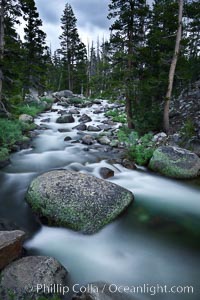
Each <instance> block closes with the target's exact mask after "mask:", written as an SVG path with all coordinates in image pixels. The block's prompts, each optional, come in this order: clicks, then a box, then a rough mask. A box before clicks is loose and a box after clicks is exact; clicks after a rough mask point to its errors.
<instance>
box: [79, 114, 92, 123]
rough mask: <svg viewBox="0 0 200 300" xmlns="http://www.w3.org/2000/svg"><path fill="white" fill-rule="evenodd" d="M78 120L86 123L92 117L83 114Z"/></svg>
mask: <svg viewBox="0 0 200 300" xmlns="http://www.w3.org/2000/svg"><path fill="white" fill-rule="evenodd" d="M78 121H79V122H82V123H87V122H90V121H92V119H91V118H90V117H89V116H88V115H86V114H83V115H82V116H81V117H80V119H79V120H78Z"/></svg>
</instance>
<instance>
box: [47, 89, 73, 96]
mask: <svg viewBox="0 0 200 300" xmlns="http://www.w3.org/2000/svg"><path fill="white" fill-rule="evenodd" d="M52 96H53V97H55V98H68V97H72V96H73V92H72V91H70V90H63V91H59V92H55V93H53V94H52Z"/></svg>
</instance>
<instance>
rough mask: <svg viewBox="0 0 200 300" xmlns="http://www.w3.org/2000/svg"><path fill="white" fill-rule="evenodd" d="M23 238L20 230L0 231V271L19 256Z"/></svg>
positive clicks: (23, 233)
mask: <svg viewBox="0 0 200 300" xmlns="http://www.w3.org/2000/svg"><path fill="white" fill-rule="evenodd" d="M24 238H25V232H24V231H21V230H14V231H0V270H2V269H3V268H4V267H5V266H7V265H8V264H9V263H10V262H11V261H13V260H15V259H16V258H18V257H19V256H20V255H21V253H22V242H23V240H24Z"/></svg>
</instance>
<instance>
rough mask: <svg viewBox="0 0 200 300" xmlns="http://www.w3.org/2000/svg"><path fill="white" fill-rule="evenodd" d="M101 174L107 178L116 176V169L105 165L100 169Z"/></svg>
mask: <svg viewBox="0 0 200 300" xmlns="http://www.w3.org/2000/svg"><path fill="white" fill-rule="evenodd" d="M99 174H100V175H101V177H102V178H104V179H107V178H109V177H113V176H114V171H113V170H111V169H109V168H106V167H103V168H101V169H100V170H99Z"/></svg>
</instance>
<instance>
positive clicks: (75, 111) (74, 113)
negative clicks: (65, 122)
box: [69, 109, 80, 115]
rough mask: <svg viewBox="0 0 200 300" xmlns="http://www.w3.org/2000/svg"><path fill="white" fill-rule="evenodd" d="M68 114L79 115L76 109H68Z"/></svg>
mask: <svg viewBox="0 0 200 300" xmlns="http://www.w3.org/2000/svg"><path fill="white" fill-rule="evenodd" d="M69 114H72V115H79V114H80V111H79V110H78V109H70V110H69Z"/></svg>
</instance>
